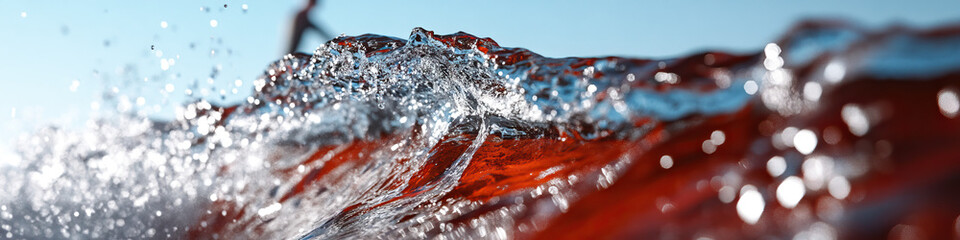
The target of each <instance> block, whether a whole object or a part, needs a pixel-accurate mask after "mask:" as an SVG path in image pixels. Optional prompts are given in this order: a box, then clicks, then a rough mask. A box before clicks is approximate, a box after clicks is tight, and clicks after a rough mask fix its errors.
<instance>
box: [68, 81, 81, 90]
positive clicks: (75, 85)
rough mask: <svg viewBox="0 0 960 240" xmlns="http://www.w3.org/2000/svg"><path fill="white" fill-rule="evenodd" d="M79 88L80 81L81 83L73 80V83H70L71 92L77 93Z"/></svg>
mask: <svg viewBox="0 0 960 240" xmlns="http://www.w3.org/2000/svg"><path fill="white" fill-rule="evenodd" d="M79 87H80V81H79V80H73V82H71V83H70V91H71V92H76V91H77V88H79Z"/></svg>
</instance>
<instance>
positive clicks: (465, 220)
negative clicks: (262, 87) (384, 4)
mask: <svg viewBox="0 0 960 240" xmlns="http://www.w3.org/2000/svg"><path fill="white" fill-rule="evenodd" d="M826 26H832V25H830V24H827V25H826ZM824 27H825V26H824V25H817V24H813V25H809V26H807V25H804V26H801V27H799V28H797V29H796V30H795V32H799V31H801V30H803V29H810V28H824ZM832 27H836V26H832ZM843 27H848V26H843ZM858 31H861V30H858ZM904 34H906V35H910V36H915V37H918V38H922V39H933V40H936V39H948V38H952V37H957V36H960V30H958V28H956V27H954V28H940V29H933V30H925V31H913V30H896V29H894V30H888V31H886V32H881V33H875V34H873V35H867V40H863V41H860V42H858V43H856V44H855V45H854V46H853V47H851V48H850V50H848V53H849V52H856V51H857V49H859V48H864V47H865V46H869V45H871V44H876V41H880V40H878V39H883V38H882V36H884V35H904ZM789 36H790V35H789V34H788V37H786V38H785V40H782V41H780V44H781V45H787V44H788V42H789V40H790V39H791V38H790V37H789ZM426 37H429V38H434V39H436V40H438V41H441V42H443V43H444V44H446V45H447V46H450V47H453V48H457V49H471V48H476V49H478V50H479V51H480V52H483V53H486V54H488V55H489V57H490V58H493V59H496V60H497V61H498V62H499V63H500V64H501V65H506V66H524V64H528V65H529V64H531V61H532V59H534V60H535V59H540V57H539V56H537V55H535V54H533V53H531V52H529V51H526V50H524V49H509V48H501V47H499V45H497V43H495V42H494V41H493V40H490V39H488V38H477V37H474V36H471V35H468V34H465V33H457V34H452V35H433V34H432V32H430V33H429V34H427V35H426ZM334 42H335V43H337V44H340V45H343V46H348V47H352V48H356V49H362V50H365V51H366V53H367V55H368V56H370V55H375V54H378V53H383V52H389V51H391V50H392V49H394V48H396V47H398V46H401V45H403V44H404V42H405V41H404V40H399V39H392V38H386V37H379V36H369V35H368V36H360V37H351V38H340V39H336V40H334ZM708 55H709V57H708ZM762 56H763V53H760V54H757V55H748V56H736V55H730V54H725V53H719V52H711V53H704V54H695V55H691V56H689V57H686V58H682V59H678V60H677V61H674V62H671V64H670V65H669V66H666V67H665V68H663V69H662V70H661V71H662V72H672V73H676V74H677V75H679V76H680V77H681V78H682V79H690V80H689V81H681V82H680V83H679V84H674V85H660V84H652V83H651V82H649V81H637V82H635V83H634V84H633V85H632V87H636V88H649V89H656V90H657V91H671V90H674V89H688V90H695V91H698V92H709V91H713V90H715V89H717V88H718V87H717V85H716V84H713V76H715V75H714V74H715V72H716V71H719V70H730V69H731V68H740V67H742V66H747V65H754V64H759V63H760V62H762V59H763V57H762ZM601 59H606V60H617V61H621V62H633V64H636V65H640V64H646V63H649V62H652V61H651V60H644V59H626V58H598V59H594V58H579V59H553V60H551V59H547V60H542V59H540V60H537V61H541V62H538V63H543V62H542V61H546V62H547V64H569V66H570V68H571V69H579V67H578V66H588V65H593V64H594V61H597V60H601ZM708 59H709V60H708ZM828 59H830V56H829V55H824V56H820V57H819V58H818V59H815V60H814V61H813V62H812V63H810V64H807V65H803V66H794V67H793V68H792V69H793V74H794V78H795V79H796V81H797V82H798V83H803V82H806V81H812V79H814V78H815V77H816V75H817V74H820V73H819V72H818V68H817V67H818V66H822V64H823V63H824V62H825V61H828ZM561 60H562V61H561ZM551 61H554V62H551ZM788 64H789V63H788ZM278 74H279V73H278ZM566 74H582V72H580V71H575V70H571V71H569V72H567V73H566ZM598 74H602V73H598ZM537 77H538V76H537V75H533V76H531V77H530V79H531V80H535V81H542V79H537ZM594 77H598V78H599V77H602V76H594ZM637 78H638V79H640V78H645V79H650V78H651V77H650V76H646V77H642V76H638V77H637ZM803 86H804V85H803V84H794V85H793V86H792V88H793V90H795V91H802V88H803ZM944 89H960V69H957V68H954V69H953V70H950V71H947V72H943V73H937V74H934V75H933V76H917V77H889V78H882V77H876V76H871V75H870V74H868V73H864V74H855V73H851V74H848V75H847V76H845V78H844V79H843V80H842V81H840V82H839V83H837V84H835V85H831V86H830V87H824V89H823V93H822V95H821V97H820V98H819V100H818V101H817V102H816V107H814V108H810V109H807V110H804V111H803V112H801V113H800V114H796V115H782V114H780V113H778V111H776V110H771V109H769V108H768V107H766V106H765V105H764V103H763V101H762V100H761V99H760V97H759V96H760V94H759V93H758V94H757V95H755V96H754V97H753V98H752V99H751V100H749V101H748V103H747V104H745V105H744V106H743V107H742V108H741V109H739V110H736V111H733V112H730V113H722V114H715V115H699V114H694V115H691V116H687V117H684V118H682V119H679V120H672V121H658V120H656V119H645V118H641V119H634V120H631V121H632V122H633V126H634V127H636V128H641V127H643V128H645V129H647V130H646V131H645V133H644V135H643V136H642V137H636V138H631V137H623V136H622V135H618V134H616V133H617V132H616V131H629V129H627V130H624V129H611V130H606V129H602V130H601V132H603V131H606V132H605V133H602V134H600V136H601V137H597V138H585V137H582V136H580V133H581V132H584V131H587V130H590V129H593V128H596V127H595V126H589V125H583V126H580V125H577V126H574V125H564V124H563V123H550V124H541V125H534V126H532V127H529V128H530V130H531V131H537V132H540V133H542V134H539V135H533V136H502V135H499V134H490V135H488V136H486V137H485V138H484V139H483V142H482V144H481V145H480V146H479V148H478V149H477V150H476V152H475V153H474V154H473V155H472V156H470V157H469V164H468V165H467V167H466V169H465V170H464V171H463V172H462V174H461V175H460V176H459V177H458V178H457V179H456V180H457V183H456V185H455V187H454V188H453V189H450V190H449V191H448V192H446V193H445V194H443V195H442V197H440V198H439V199H435V201H431V203H441V204H443V203H450V202H454V201H473V202H476V203H478V204H479V206H480V207H477V208H474V209H472V210H470V211H469V212H464V213H461V214H459V215H458V216H456V217H454V218H453V219H452V220H449V221H444V222H445V223H447V224H452V225H454V226H467V225H469V224H470V222H471V220H474V219H477V218H480V217H481V216H484V215H485V214H488V213H490V212H493V211H496V210H498V209H500V208H502V207H503V206H507V205H512V204H514V202H515V201H516V200H515V199H516V198H518V197H519V198H524V199H526V200H524V201H523V202H524V204H526V205H527V206H528V207H527V208H526V209H527V210H525V212H526V213H525V214H524V213H521V214H518V215H515V216H514V217H513V218H514V221H513V222H514V224H513V225H512V226H507V227H512V228H513V229H523V228H524V227H526V228H527V229H526V231H523V230H521V231H514V234H513V235H512V236H513V237H516V238H526V239H696V238H698V237H709V238H712V239H757V238H767V237H773V238H775V239H776V238H792V237H793V236H794V235H797V234H798V233H800V232H803V231H806V230H807V229H808V228H809V227H810V226H812V225H815V223H818V222H820V223H825V225H827V226H830V229H832V230H833V231H835V233H836V234H837V235H836V237H838V238H840V239H880V238H888V239H910V238H913V237H919V238H921V239H950V238H954V239H956V238H958V236H960V218H958V216H960V204H958V203H960V137H958V136H960V120H958V119H956V118H950V117H948V116H946V115H944V114H942V113H941V110H940V107H939V106H938V98H937V97H938V93H940V92H941V91H942V90H944ZM761 91H762V90H761ZM602 95H603V94H601V96H599V97H598V98H603V97H605V96H602ZM849 104H857V105H858V106H861V107H862V108H863V109H865V112H867V113H868V115H869V117H870V125H869V131H867V132H866V133H865V134H864V135H862V136H857V135H854V134H853V133H851V132H850V131H848V126H847V123H845V122H844V120H843V117H842V116H841V112H842V111H843V110H842V109H843V108H844V106H848V105H849ZM791 126H792V127H796V128H799V129H809V130H812V131H813V132H814V133H815V134H816V136H817V140H818V141H817V142H818V144H817V147H816V150H815V151H814V152H813V153H812V154H810V155H806V156H805V155H802V154H801V153H798V152H797V151H796V150H795V149H794V148H790V147H778V146H775V144H772V143H771V142H772V141H773V140H771V139H772V138H775V137H776V134H777V133H778V132H780V131H782V130H783V129H784V128H787V127H791ZM412 129H414V130H410V131H404V132H398V133H391V134H388V135H385V136H381V137H380V138H378V139H372V140H355V141H353V142H350V143H348V144H345V145H342V146H324V147H320V148H319V149H315V150H313V151H312V154H310V157H308V158H306V159H304V160H303V162H302V164H303V165H310V164H309V163H313V162H315V161H318V160H320V159H325V160H323V161H325V162H323V163H322V164H319V165H316V166H317V167H315V168H312V169H307V170H306V172H307V173H306V174H303V175H298V174H293V172H294V170H295V169H277V170H275V172H274V174H277V175H288V176H291V178H290V179H289V181H290V182H296V184H295V185H294V187H293V188H292V189H290V190H288V191H283V192H280V193H278V194H277V196H278V199H279V200H278V201H279V202H280V203H283V204H287V203H289V201H293V200H294V199H299V198H311V196H316V195H319V194H321V193H324V191H326V186H330V185H336V184H338V183H339V182H340V181H344V179H345V178H344V176H345V175H346V174H357V173H359V172H361V171H360V170H361V168H364V167H365V166H367V163H368V162H370V161H371V158H372V157H373V156H372V155H371V154H366V155H365V154H364V153H370V152H375V151H376V150H378V149H380V150H382V149H386V148H390V147H391V146H390V144H392V143H395V142H397V141H399V140H401V139H407V138H410V139H417V138H422V137H423V136H419V133H418V130H417V129H420V128H419V127H418V126H415V127H413V128H412ZM560 129H567V131H564V130H560ZM717 130H719V131H722V132H723V133H724V135H725V140H724V141H723V143H722V144H721V145H718V146H716V149H715V151H714V152H712V153H707V152H705V151H704V146H703V145H704V141H705V140H708V139H711V134H712V133H714V132H715V131H717ZM477 131H478V130H477V129H469V128H467V130H465V131H462V132H453V133H452V134H450V135H447V136H445V137H444V139H442V140H441V141H440V143H439V144H437V145H436V146H433V147H432V149H431V150H430V157H429V158H428V160H427V163H426V164H424V165H423V167H421V168H419V169H414V170H413V171H414V172H415V174H413V175H412V177H411V178H409V179H401V178H398V177H399V175H397V176H391V179H388V180H386V181H384V184H383V185H381V186H377V187H375V188H374V189H373V190H371V192H370V194H377V192H383V191H388V190H396V189H398V188H402V191H401V192H402V193H403V194H402V195H401V196H398V197H396V198H393V199H390V200H386V201H383V202H357V203H354V204H352V205H351V206H350V207H348V208H345V209H343V210H342V212H341V213H340V214H339V215H338V216H337V217H336V218H337V219H339V221H342V222H346V221H349V219H350V218H356V217H358V216H360V215H363V214H364V213H367V212H369V211H370V210H371V209H376V208H379V207H384V206H385V205H386V204H388V203H391V202H394V201H399V200H402V199H405V198H409V197H412V196H416V195H418V194H421V193H423V192H424V191H426V190H429V189H430V188H432V187H434V186H436V184H435V183H437V182H438V181H442V179H443V178H444V176H446V175H447V174H448V171H449V169H450V168H451V167H452V166H454V165H455V163H456V162H457V161H458V159H460V158H461V157H462V156H463V155H464V153H465V152H466V151H467V149H468V148H469V147H470V146H471V145H472V144H473V139H475V138H477V136H478V132H477ZM664 155H669V156H671V157H672V160H673V165H672V167H670V168H669V169H664V168H663V167H661V161H660V159H661V157H662V156H664ZM774 156H785V157H786V159H787V165H788V168H787V170H786V173H784V174H783V175H781V176H778V177H773V176H771V174H769V173H768V170H767V161H768V160H769V159H770V158H771V157H774ZM810 156H828V157H830V158H831V159H832V160H833V162H834V163H835V166H837V167H835V168H836V169H840V168H843V166H846V167H850V166H853V167H850V168H855V169H846V170H845V171H847V172H855V173H856V174H849V175H848V176H846V179H848V180H849V183H850V190H849V195H848V196H846V197H844V198H837V197H835V196H832V195H831V194H830V193H829V192H828V190H826V187H824V188H823V189H820V190H812V189H808V190H807V191H806V194H805V195H804V196H803V197H802V199H801V200H800V201H799V203H798V204H797V205H796V206H795V207H792V208H787V207H783V206H781V205H780V204H778V201H777V196H776V192H777V187H778V185H779V184H780V182H781V181H783V178H784V177H786V176H790V175H796V176H799V177H805V176H804V175H803V173H802V172H801V171H800V170H799V168H800V166H801V162H802V161H805V159H809V158H810ZM398 161H399V165H403V164H402V163H403V161H405V160H404V159H400V160H398ZM618 162H619V163H620V166H621V168H620V169H617V171H619V173H617V174H616V175H617V176H618V177H616V178H615V179H614V181H612V183H610V184H609V185H608V186H603V187H598V184H596V183H594V182H595V179H597V178H603V173H602V172H603V170H601V168H603V167H605V166H612V165H616V164H618ZM294 166H296V165H294ZM841 170H842V169H841ZM838 171H839V170H838ZM730 174H733V175H736V176H739V178H740V179H741V180H740V182H741V183H742V184H735V185H733V186H732V187H733V189H734V190H735V191H736V192H740V187H738V186H739V185H746V184H749V185H753V186H756V187H757V191H759V192H760V193H761V195H762V196H763V199H764V202H766V205H765V206H766V207H765V209H764V210H763V213H762V215H761V217H760V219H759V221H758V222H757V223H755V224H751V223H747V222H745V221H744V220H742V218H741V217H740V216H739V215H738V211H737V208H736V206H735V205H736V204H737V202H738V201H737V200H736V199H739V197H738V198H736V199H735V200H734V201H733V202H729V203H725V202H723V201H721V199H720V198H718V194H719V192H720V189H721V188H723V187H724V186H727V185H728V184H727V183H724V180H723V176H725V175H730ZM570 176H576V177H578V179H579V182H577V183H574V184H571V187H569V188H564V189H563V191H565V192H564V194H569V195H575V196H578V197H576V198H571V202H570V203H569V207H568V208H566V209H562V210H561V211H554V212H555V213H553V214H547V215H543V214H542V212H540V210H534V209H536V208H537V207H536V206H537V203H540V202H543V201H549V198H550V194H545V195H539V196H532V195H531V194H530V193H531V192H533V191H537V190H535V189H536V188H537V187H538V186H544V185H545V184H548V183H550V182H551V181H558V180H559V181H567V180H568V178H570ZM325 194H336V193H325ZM737 195H739V194H737ZM264 197H266V196H264ZM540 200H543V201H540ZM423 208H424V209H429V208H430V207H427V206H424V207H423ZM238 209H244V208H243V207H242V206H236V204H234V203H231V202H222V201H221V202H216V203H215V204H214V205H212V207H211V209H210V210H211V211H212V212H214V213H218V212H221V211H226V213H227V214H212V215H205V216H206V217H204V218H203V219H201V221H202V222H205V227H202V226H201V224H199V223H198V224H197V225H196V226H195V227H194V228H192V229H191V232H190V236H189V237H190V238H193V239H208V238H211V237H213V236H217V237H219V238H226V239H235V238H259V237H267V238H269V236H271V235H270V234H268V233H265V232H263V230H262V226H263V224H265V222H264V221H263V220H261V219H259V218H256V217H251V216H255V215H256V213H251V212H245V211H243V210H238ZM522 212H523V211H522ZM303 214H310V213H303ZM409 214H410V215H409V216H405V217H401V218H400V219H401V220H400V221H399V222H401V223H402V222H408V221H412V217H413V216H414V215H415V213H413V212H411V213H409ZM540 216H546V220H545V221H544V220H539V219H541V218H540ZM321 217H323V216H321ZM267 222H269V221H267ZM521 225H523V226H521ZM532 225H536V226H537V227H531V226H532ZM250 229H253V231H252V232H253V233H255V234H256V233H260V234H265V235H264V236H250V235H247V234H249V233H250V232H244V231H243V230H246V231H249V230H250ZM821 232H822V231H821ZM828 232H829V231H828ZM214 234H216V235H214ZM237 234H240V235H237ZM426 234H427V235H426V236H428V237H429V236H436V235H438V234H440V230H436V229H434V230H433V231H430V232H427V233H426Z"/></svg>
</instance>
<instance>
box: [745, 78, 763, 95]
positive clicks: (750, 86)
mask: <svg viewBox="0 0 960 240" xmlns="http://www.w3.org/2000/svg"><path fill="white" fill-rule="evenodd" d="M759 89H760V86H757V82H756V81H753V80H749V81H747V82H745V83H743V91H744V92H747V94H750V95H753V94H756V93H757V90H759Z"/></svg>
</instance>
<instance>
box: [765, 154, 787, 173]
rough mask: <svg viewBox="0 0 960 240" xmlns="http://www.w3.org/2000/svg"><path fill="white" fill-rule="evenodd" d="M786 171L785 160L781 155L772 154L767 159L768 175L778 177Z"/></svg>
mask: <svg viewBox="0 0 960 240" xmlns="http://www.w3.org/2000/svg"><path fill="white" fill-rule="evenodd" d="M785 171H787V161H786V159H784V158H783V157H781V156H773V157H771V158H770V160H768V161H767V172H768V173H770V176H773V177H779V176H780V175H781V174H783V172H785Z"/></svg>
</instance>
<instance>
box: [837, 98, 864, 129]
mask: <svg viewBox="0 0 960 240" xmlns="http://www.w3.org/2000/svg"><path fill="white" fill-rule="evenodd" d="M840 117H841V118H843V122H844V123H846V124H847V126H848V127H849V128H850V133H853V135H857V136H863V135H864V134H867V131H869V130H870V121H869V119H867V113H866V112H864V111H863V109H861V108H860V106H858V105H856V104H847V105H843V109H841V110H840Z"/></svg>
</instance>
